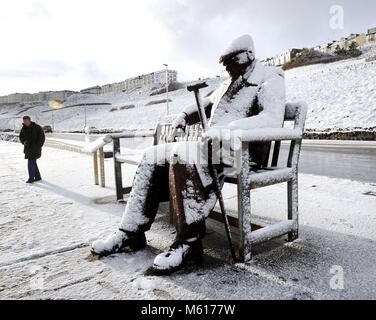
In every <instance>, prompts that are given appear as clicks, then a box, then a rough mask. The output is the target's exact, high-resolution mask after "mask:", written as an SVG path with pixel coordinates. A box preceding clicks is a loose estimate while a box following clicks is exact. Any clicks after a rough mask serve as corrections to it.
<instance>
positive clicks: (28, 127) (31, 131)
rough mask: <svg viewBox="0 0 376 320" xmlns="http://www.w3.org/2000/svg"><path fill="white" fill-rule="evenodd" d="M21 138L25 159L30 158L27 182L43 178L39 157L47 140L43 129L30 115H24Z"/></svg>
mask: <svg viewBox="0 0 376 320" xmlns="http://www.w3.org/2000/svg"><path fill="white" fill-rule="evenodd" d="M19 138H20V141H21V143H22V144H23V145H24V153H25V159H28V170H29V180H27V181H26V183H33V182H35V181H40V180H42V178H41V176H40V172H39V168H38V165H37V159H39V158H40V157H41V155H42V147H43V144H44V141H45V135H44V132H43V129H42V128H41V126H39V125H37V124H36V123H35V122H32V121H31V118H30V117H29V116H24V117H23V126H22V129H21V132H20V136H19Z"/></svg>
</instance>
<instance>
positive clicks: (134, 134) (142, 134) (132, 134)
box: [106, 130, 155, 140]
mask: <svg viewBox="0 0 376 320" xmlns="http://www.w3.org/2000/svg"><path fill="white" fill-rule="evenodd" d="M154 136H155V132H154V131H151V130H147V131H129V132H121V133H113V134H109V135H107V136H106V139H111V140H112V139H117V138H122V139H124V138H152V137H154Z"/></svg>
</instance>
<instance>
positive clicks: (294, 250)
mask: <svg viewBox="0 0 376 320" xmlns="http://www.w3.org/2000/svg"><path fill="white" fill-rule="evenodd" d="M39 166H40V169H41V172H42V177H43V179H44V180H43V181H42V182H40V183H35V184H33V185H25V180H26V173H27V170H26V162H25V160H24V159H23V155H22V145H21V144H14V143H9V142H4V141H0V179H1V184H0V231H1V232H0V250H1V256H0V279H1V283H0V298H1V299H6V298H8V299H9V298H10V299H19V298H24V299H37V298H42V299H45V298H52V299H54V298H64V299H75V298H76V299H77V298H81V299H144V298H150V299H172V298H174V299H183V298H186V299H267V298H270V299H281V298H286V299H294V298H296V299H328V298H335V299H343V298H356V299H358V298H369V299H375V298H376V289H375V288H376V277H375V273H374V266H375V264H376V246H375V244H376V235H375V232H374V230H375V227H376V212H375V209H374V208H375V207H376V197H375V196H373V195H372V194H375V193H376V185H374V184H367V183H360V182H355V181H350V180H342V179H333V178H326V177H319V176H313V175H300V181H299V182H300V187H299V191H300V194H299V197H300V225H301V228H300V238H301V239H300V240H298V241H296V242H294V243H286V242H285V241H284V239H283V238H281V239H277V240H274V241H271V242H269V243H266V244H264V245H262V246H257V247H255V256H254V260H253V262H252V263H251V264H247V265H246V264H238V265H231V264H230V263H229V260H230V259H229V253H228V249H227V242H226V237H225V234H224V230H223V225H221V224H219V223H217V222H214V221H208V235H207V237H206V238H205V241H204V247H205V258H204V264H203V266H201V267H193V266H191V267H189V268H188V269H187V270H185V271H181V272H178V273H177V274H174V275H172V276H169V277H152V276H147V275H145V272H146V270H147V269H148V268H149V267H150V266H151V264H152V261H153V259H154V256H155V255H156V254H157V253H159V252H160V251H161V250H165V249H167V248H168V247H169V245H170V244H171V243H172V241H173V239H174V233H175V230H174V228H173V227H171V226H170V225H169V224H168V214H167V212H166V211H167V208H168V206H166V205H163V206H162V207H161V208H160V213H161V214H159V215H158V216H157V218H156V222H155V224H154V225H153V227H152V229H151V231H149V232H148V233H147V239H148V247H147V248H146V249H145V250H142V251H140V252H137V253H122V254H117V255H113V256H109V257H106V258H102V259H100V260H93V259H91V258H90V254H89V246H88V245H89V244H90V243H91V242H92V241H93V240H94V239H97V238H101V237H103V236H106V235H108V233H110V232H113V231H114V230H115V229H116V226H117V225H118V223H119V221H120V218H121V215H122V212H123V210H124V207H123V205H119V204H116V203H115V198H114V186H113V181H114V179H113V160H112V159H106V160H105V166H106V172H107V175H108V179H107V181H108V186H107V188H104V189H103V188H99V187H96V186H93V185H92V164H91V162H90V159H89V158H88V157H87V156H86V155H84V154H79V153H72V152H66V151H62V150H55V149H51V148H48V147H46V148H44V149H43V156H42V159H41V160H40V161H39ZM135 170H136V167H134V166H129V167H128V166H127V167H126V170H124V171H123V174H124V181H126V183H127V185H130V184H131V181H132V179H133V175H134V172H135ZM234 188H236V186H230V185H228V186H227V185H226V186H225V188H224V195H225V198H226V205H227V207H228V209H229V210H230V211H231V210H235V209H236V200H235V199H236V193H235V189H234ZM285 202H286V195H285V189H284V186H283V185H281V186H279V185H277V186H272V187H268V188H265V189H260V190H255V191H252V204H253V206H252V210H253V214H254V216H255V217H256V218H257V219H265V216H266V217H267V218H268V219H270V220H272V221H274V220H283V219H285V212H286V203H285ZM233 232H234V238H235V239H234V240H235V241H236V240H237V232H236V230H235V229H234V230H233ZM336 266H337V267H336ZM338 266H339V267H341V268H342V269H343V275H344V282H343V283H344V287H343V289H341V288H336V287H333V286H332V284H333V281H331V280H332V279H333V277H335V276H336V273H335V272H336V270H338Z"/></svg>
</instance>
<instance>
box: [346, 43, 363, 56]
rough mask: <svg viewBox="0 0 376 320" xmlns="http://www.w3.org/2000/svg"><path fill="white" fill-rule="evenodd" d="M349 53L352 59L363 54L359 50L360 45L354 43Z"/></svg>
mask: <svg viewBox="0 0 376 320" xmlns="http://www.w3.org/2000/svg"><path fill="white" fill-rule="evenodd" d="M349 53H350V55H351V56H352V57H359V56H360V55H361V54H362V52H361V51H360V50H359V45H358V44H357V43H356V42H355V41H353V42H351V44H350V46H349Z"/></svg>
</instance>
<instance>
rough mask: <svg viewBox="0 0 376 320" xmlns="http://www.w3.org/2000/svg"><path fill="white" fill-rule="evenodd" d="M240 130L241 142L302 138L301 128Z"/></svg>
mask: <svg viewBox="0 0 376 320" xmlns="http://www.w3.org/2000/svg"><path fill="white" fill-rule="evenodd" d="M240 132H241V133H240V137H241V140H242V141H243V142H269V141H283V140H298V139H302V136H303V131H302V130H301V129H285V128H261V129H250V130H241V131H240Z"/></svg>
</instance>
